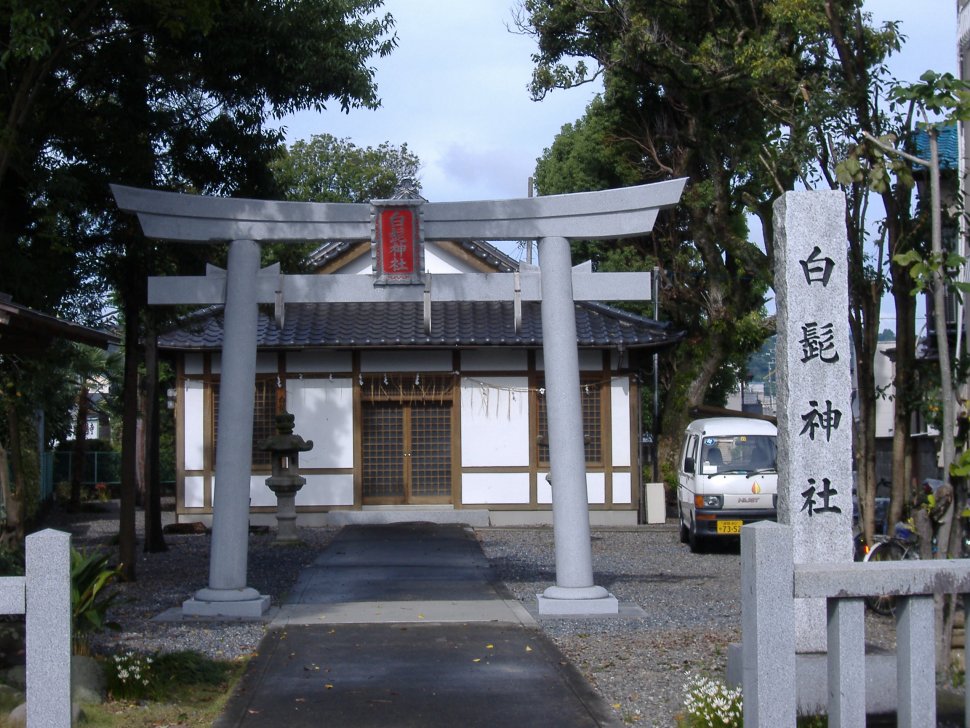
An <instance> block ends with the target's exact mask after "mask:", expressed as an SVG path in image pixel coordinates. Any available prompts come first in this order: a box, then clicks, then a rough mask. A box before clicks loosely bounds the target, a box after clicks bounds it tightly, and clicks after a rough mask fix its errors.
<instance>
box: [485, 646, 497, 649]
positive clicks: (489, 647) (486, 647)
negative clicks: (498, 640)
mask: <svg viewBox="0 0 970 728" xmlns="http://www.w3.org/2000/svg"><path fill="white" fill-rule="evenodd" d="M485 649H486V650H494V649H495V645H485Z"/></svg>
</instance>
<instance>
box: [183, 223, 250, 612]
mask: <svg viewBox="0 0 970 728" xmlns="http://www.w3.org/2000/svg"><path fill="white" fill-rule="evenodd" d="M258 274H259V245H258V244H257V243H255V242H254V241H252V240H234V241H233V242H232V244H231V245H230V247H229V264H228V266H227V270H226V307H225V314H224V315H225V323H224V335H223V342H222V356H221V359H220V361H221V367H222V373H221V380H220V385H219V391H220V396H219V433H218V437H217V440H216V448H217V451H216V472H215V483H214V485H213V488H214V494H213V502H212V546H211V553H210V556H209V586H208V588H205V589H200V590H199V591H198V592H196V594H195V597H194V598H193V599H189V600H186V601H185V602H184V603H183V604H182V612H183V614H186V615H200V616H216V615H221V616H236V617H258V616H260V615H262V614H263V612H265V611H266V610H267V609H268V608H269V597H268V596H263V595H261V594H259V592H257V591H256V590H255V589H253V588H251V587H247V586H246V577H247V573H246V568H247V561H248V556H249V554H248V549H249V481H250V477H251V473H252V458H253V453H252V442H253V406H254V399H255V382H256V322H257V317H258V309H257V302H256V301H257V298H256V288H257V276H258Z"/></svg>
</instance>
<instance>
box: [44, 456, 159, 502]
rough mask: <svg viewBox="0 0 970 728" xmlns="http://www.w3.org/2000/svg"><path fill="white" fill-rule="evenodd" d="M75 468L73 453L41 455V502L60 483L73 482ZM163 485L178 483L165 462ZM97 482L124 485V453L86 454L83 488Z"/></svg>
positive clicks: (82, 477)
mask: <svg viewBox="0 0 970 728" xmlns="http://www.w3.org/2000/svg"><path fill="white" fill-rule="evenodd" d="M73 465H74V453H73V452H70V451H65V452H60V451H49V452H45V453H43V455H42V456H41V466H40V473H41V480H40V494H41V500H47V499H48V498H51V497H52V496H53V494H54V488H55V487H56V486H57V484H58V483H70V482H71V473H72V469H73ZM161 481H162V483H174V482H175V469H174V467H173V466H172V464H170V463H169V464H166V463H162V466H161ZM97 483H104V484H105V485H107V486H117V485H119V484H120V483H121V453H120V452H87V453H85V454H84V468H83V470H82V474H81V486H82V487H86V488H91V487H94V485H95V484H97Z"/></svg>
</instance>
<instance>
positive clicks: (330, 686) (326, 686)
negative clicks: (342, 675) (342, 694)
mask: <svg viewBox="0 0 970 728" xmlns="http://www.w3.org/2000/svg"><path fill="white" fill-rule="evenodd" d="M323 687H325V688H326V689H327V690H333V685H331V684H330V683H327V684H326V685H324V686H323Z"/></svg>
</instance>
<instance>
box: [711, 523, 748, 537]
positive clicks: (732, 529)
mask: <svg viewBox="0 0 970 728" xmlns="http://www.w3.org/2000/svg"><path fill="white" fill-rule="evenodd" d="M743 524H744V521H718V522H717V532H718V533H733V534H735V535H737V534H740V533H741V526H742V525H743Z"/></svg>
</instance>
